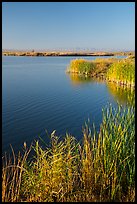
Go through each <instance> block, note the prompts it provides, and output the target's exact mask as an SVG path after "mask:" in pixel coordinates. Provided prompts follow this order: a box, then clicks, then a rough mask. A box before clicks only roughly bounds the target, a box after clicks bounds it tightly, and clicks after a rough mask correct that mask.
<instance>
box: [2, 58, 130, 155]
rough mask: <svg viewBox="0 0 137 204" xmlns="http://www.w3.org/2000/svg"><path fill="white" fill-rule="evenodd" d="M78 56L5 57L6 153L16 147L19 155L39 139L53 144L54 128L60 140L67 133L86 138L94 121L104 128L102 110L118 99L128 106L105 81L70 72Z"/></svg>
mask: <svg viewBox="0 0 137 204" xmlns="http://www.w3.org/2000/svg"><path fill="white" fill-rule="evenodd" d="M74 58H75V57H9V56H8V57H6V56H4V57H3V58H2V60H3V61H2V151H3V152H5V151H10V144H12V147H13V148H14V150H15V151H18V150H20V148H22V146H23V143H24V141H25V142H26V143H27V145H29V144H30V143H31V142H32V141H34V140H36V139H38V138H39V136H41V137H42V138H43V139H44V140H45V142H48V141H49V137H48V134H49V135H50V133H51V132H52V131H53V130H56V134H57V135H58V136H61V137H62V136H64V135H65V133H66V132H67V133H70V134H72V135H74V136H75V137H76V138H77V139H78V140H80V139H81V137H82V126H83V125H84V123H85V122H86V121H88V119H89V120H90V123H91V124H92V123H93V122H94V124H95V126H96V127H97V129H98V128H99V125H100V123H101V120H102V108H103V107H105V106H106V105H107V104H108V103H112V104H113V105H116V101H117V100H119V102H120V103H123V101H122V100H121V99H119V98H118V97H117V95H116V94H115V93H114V90H113V89H112V87H111V88H110V87H108V84H106V83H105V82H102V81H95V80H92V79H90V80H87V79H79V78H77V77H75V76H70V75H68V74H66V73H65V71H66V68H67V66H68V65H69V63H70V61H71V60H72V59H74ZM77 58H78V57H77ZM80 58H81V57H80ZM84 58H86V59H90V60H91V59H95V57H84ZM111 90H113V91H111ZM122 93H123V92H122ZM122 93H120V97H122ZM125 101H126V99H125V98H124V102H125ZM46 132H48V134H47V133H46Z"/></svg>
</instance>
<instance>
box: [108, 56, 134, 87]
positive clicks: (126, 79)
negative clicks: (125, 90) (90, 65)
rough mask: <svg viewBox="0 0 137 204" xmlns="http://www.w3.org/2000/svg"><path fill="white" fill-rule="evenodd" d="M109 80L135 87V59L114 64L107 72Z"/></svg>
mask: <svg viewBox="0 0 137 204" xmlns="http://www.w3.org/2000/svg"><path fill="white" fill-rule="evenodd" d="M107 78H108V79H109V80H111V81H114V82H116V83H121V84H127V85H130V86H133V85H134V84H135V61H134V59H130V58H129V59H126V60H120V61H119V62H117V63H113V64H112V65H111V66H110V68H109V70H108V72H107Z"/></svg>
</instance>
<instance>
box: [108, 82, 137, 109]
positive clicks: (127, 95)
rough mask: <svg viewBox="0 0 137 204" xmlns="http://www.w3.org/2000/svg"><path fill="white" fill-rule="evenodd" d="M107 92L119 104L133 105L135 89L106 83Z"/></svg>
mask: <svg viewBox="0 0 137 204" xmlns="http://www.w3.org/2000/svg"><path fill="white" fill-rule="evenodd" d="M107 87H108V91H109V92H110V94H112V95H113V97H114V98H115V100H117V101H118V102H120V103H121V104H125V103H128V104H129V105H133V104H134V103H135V89H134V88H130V87H127V86H119V85H117V84H115V83H110V82H109V83H107Z"/></svg>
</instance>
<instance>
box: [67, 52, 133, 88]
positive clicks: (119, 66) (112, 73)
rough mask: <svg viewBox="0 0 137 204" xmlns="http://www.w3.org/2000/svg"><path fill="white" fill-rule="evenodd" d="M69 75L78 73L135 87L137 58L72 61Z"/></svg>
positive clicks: (68, 69) (68, 70)
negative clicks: (136, 63)
mask: <svg viewBox="0 0 137 204" xmlns="http://www.w3.org/2000/svg"><path fill="white" fill-rule="evenodd" d="M67 72H68V73H76V74H79V75H86V76H90V77H101V78H103V79H105V80H108V81H113V82H115V83H118V84H122V85H127V86H134V85H135V58H134V56H130V57H128V58H127V59H117V58H109V59H95V60H93V61H88V60H84V59H75V60H72V61H71V63H70V66H69V67H68V68H67Z"/></svg>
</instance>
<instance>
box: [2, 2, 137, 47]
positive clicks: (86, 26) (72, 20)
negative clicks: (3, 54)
mask: <svg viewBox="0 0 137 204" xmlns="http://www.w3.org/2000/svg"><path fill="white" fill-rule="evenodd" d="M2 48H3V49H35V50H40V49H41V50H46V49H76V48H80V49H86V48H88V49H92V48H95V49H97V50H101V49H104V50H134V49H135V3H134V2H63V3H62V2H3V3H2Z"/></svg>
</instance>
